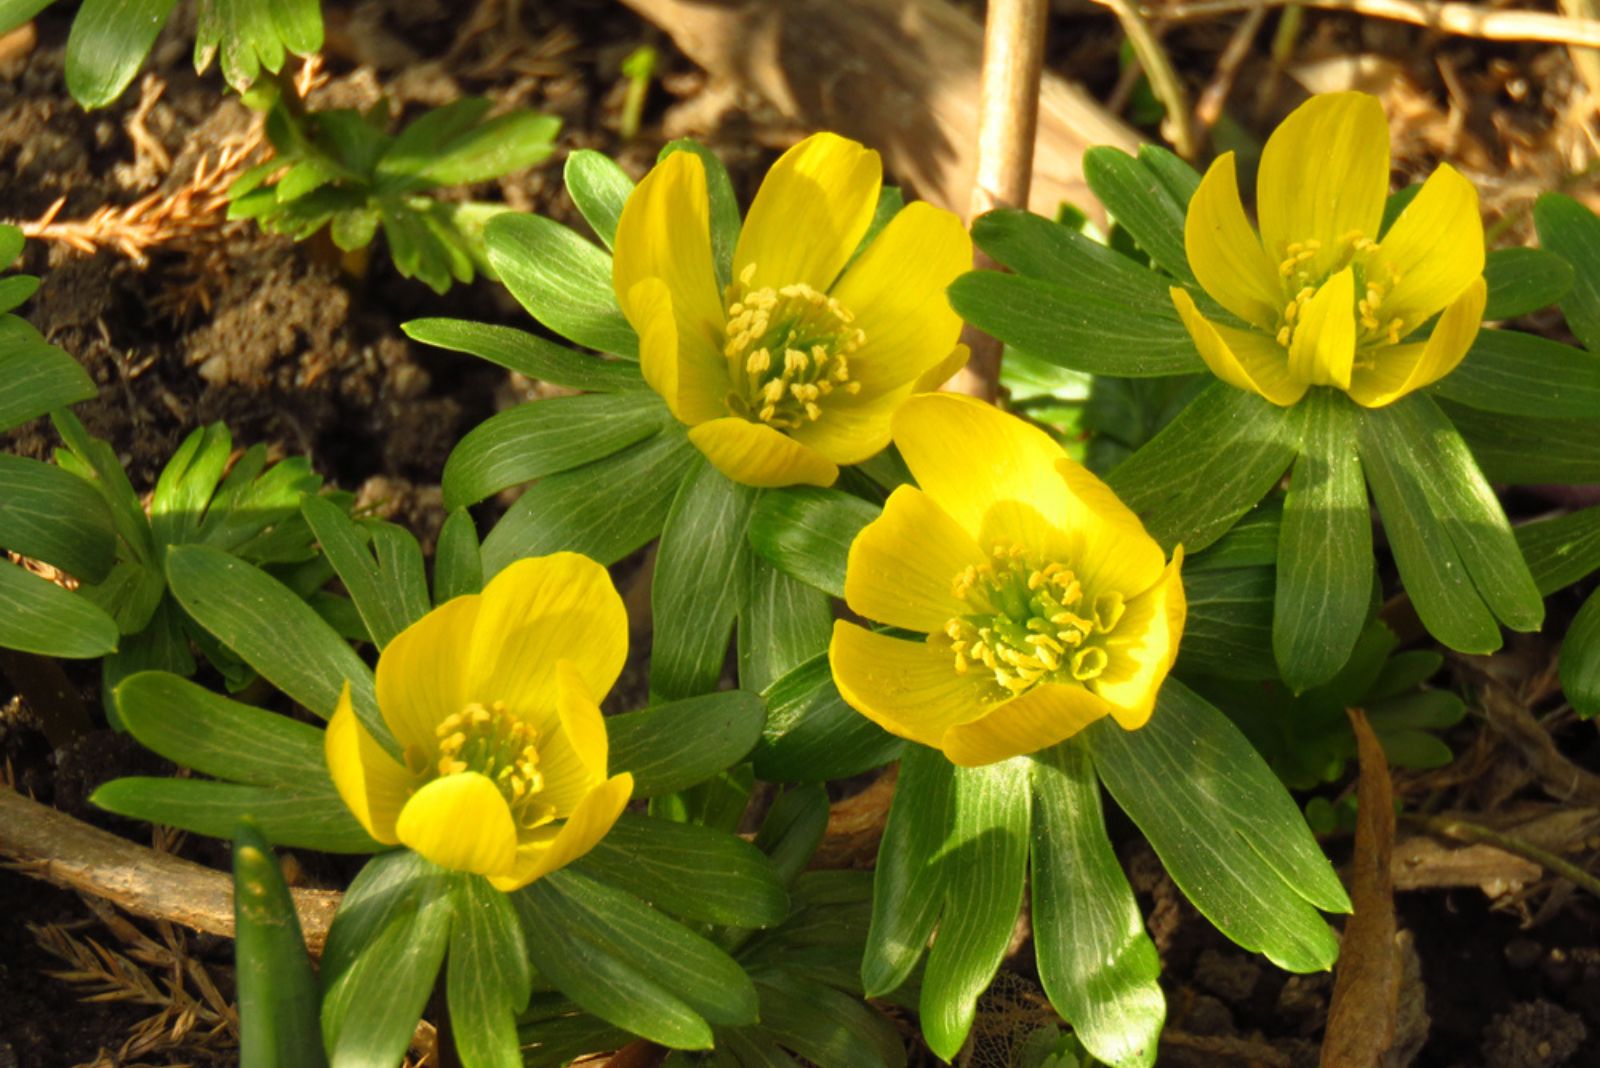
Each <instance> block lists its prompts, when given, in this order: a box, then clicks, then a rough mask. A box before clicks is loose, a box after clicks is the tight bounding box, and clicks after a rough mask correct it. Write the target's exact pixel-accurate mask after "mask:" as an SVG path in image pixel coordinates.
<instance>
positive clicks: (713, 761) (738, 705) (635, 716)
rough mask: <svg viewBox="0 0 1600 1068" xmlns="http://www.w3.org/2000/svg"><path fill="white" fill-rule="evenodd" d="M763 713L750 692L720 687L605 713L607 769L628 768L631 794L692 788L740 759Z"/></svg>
mask: <svg viewBox="0 0 1600 1068" xmlns="http://www.w3.org/2000/svg"><path fill="white" fill-rule="evenodd" d="M765 714H766V710H765V709H764V708H762V706H761V699H760V698H758V697H757V696H756V695H755V694H753V693H746V692H745V691H743V690H725V691H723V692H721V693H712V694H706V695H704V696H701V697H691V698H689V699H688V700H687V701H673V702H671V703H670V704H664V705H655V706H653V707H650V708H646V709H644V710H642V711H639V712H627V713H624V714H623V715H620V716H611V717H609V718H608V719H607V720H606V729H607V731H608V733H609V734H610V735H611V773H612V774H613V775H614V774H616V773H617V772H620V771H627V772H632V773H633V796H634V797H636V798H638V797H655V796H657V795H660V794H668V793H673V792H674V791H677V790H682V789H685V788H687V787H690V786H694V785H695V784H696V783H701V782H704V781H705V780H707V779H709V778H711V777H712V776H713V775H715V774H717V773H718V772H719V771H722V770H723V769H725V768H729V767H732V766H733V765H734V764H736V763H738V762H739V761H740V760H742V759H744V757H745V755H746V754H747V753H749V752H750V749H751V747H752V746H754V745H755V744H756V739H757V738H759V737H760V736H761V724H762V721H763V719H764V718H765Z"/></svg>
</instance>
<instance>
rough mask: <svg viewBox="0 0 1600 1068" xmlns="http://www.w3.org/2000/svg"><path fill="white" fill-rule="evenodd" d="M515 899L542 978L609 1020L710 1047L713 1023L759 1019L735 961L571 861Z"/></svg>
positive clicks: (655, 1036)
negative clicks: (573, 867) (571, 865)
mask: <svg viewBox="0 0 1600 1068" xmlns="http://www.w3.org/2000/svg"><path fill="white" fill-rule="evenodd" d="M513 901H514V903H515V904H516V906H517V911H518V913H519V915H520V916H521V917H522V926H523V930H524V932H525V933H526V935H527V946H528V956H529V957H530V958H531V959H532V961H533V966H534V968H536V969H537V970H538V972H539V975H540V976H542V977H543V978H545V979H547V980H549V981H550V982H552V983H554V984H555V986H556V987H557V988H558V989H560V990H561V992H562V993H563V994H566V995H567V996H568V997H570V998H572V1000H573V1001H575V1002H577V1003H578V1004H579V1005H581V1006H583V1007H584V1008H585V1009H587V1010H588V1011H589V1012H592V1013H594V1014H595V1015H596V1016H598V1017H600V1018H601V1019H602V1020H605V1021H607V1022H608V1023H613V1024H616V1025H617V1026H618V1027H624V1028H627V1029H628V1030H630V1031H633V1032H634V1033H635V1034H639V1035H642V1036H644V1037H645V1038H648V1039H650V1040H651V1041H654V1042H659V1043H661V1044H662V1045H664V1046H670V1047H672V1048H674V1049H709V1048H711V1044H712V1032H711V1026H710V1025H711V1024H719V1025H731V1026H740V1025H744V1024H752V1023H754V1022H755V1020H756V1015H757V1004H756V992H755V987H754V985H753V984H752V983H751V982H750V978H749V976H747V975H745V973H744V971H743V969H741V968H740V967H739V965H738V964H736V963H735V962H734V960H733V958H731V957H729V956H728V955H727V954H725V953H723V952H722V951H721V950H720V949H718V948H717V947H716V946H714V945H712V944H711V943H710V942H707V941H706V940H705V939H703V938H701V937H700V936H699V935H696V934H694V933H693V932H691V931H690V930H688V929H687V928H685V927H683V926H682V925H680V924H678V923H675V922H674V921H672V920H669V919H667V918H666V917H665V916H663V915H661V913H659V912H657V911H655V910H654V909H652V908H651V907H650V906H649V905H646V904H645V903H644V902H643V901H640V900H639V899H638V898H636V897H634V896H633V895H632V894H628V893H624V892H623V891H621V890H616V889H613V888H612V887H609V886H606V885H605V884H603V883H598V882H595V881H594V880H593V879H589V878H586V877H585V876H583V875H580V874H578V873H577V872H575V871H572V870H571V869H570V868H569V869H564V870H561V871H556V872H552V873H551V874H550V875H548V876H546V877H545V878H543V879H540V880H538V881H537V882H534V883H532V884H530V885H529V886H527V887H525V888H524V889H522V890H520V891H518V892H517V893H516V894H515V895H513Z"/></svg>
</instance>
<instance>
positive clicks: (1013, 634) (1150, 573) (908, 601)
mask: <svg viewBox="0 0 1600 1068" xmlns="http://www.w3.org/2000/svg"><path fill="white" fill-rule="evenodd" d="M894 441H895V444H896V445H897V446H899V448H900V452H901V455H902V456H904V457H905V461H906V463H907V464H908V465H909V466H910V468H911V473H912V474H913V475H915V476H916V478H917V482H918V483H919V484H920V485H921V487H922V488H921V489H917V488H914V487H911V486H902V487H900V488H899V489H897V490H895V491H894V493H893V494H891V495H890V497H889V500H888V503H887V504H886V505H885V506H884V509H883V514H882V515H881V516H880V517H879V518H877V519H875V520H873V521H872V522H871V523H869V524H867V526H866V527H865V528H864V529H863V530H862V531H861V533H860V534H859V535H857V536H856V539H855V541H854V542H853V543H852V544H851V546H850V556H849V562H848V565H847V567H846V572H845V600H846V601H847V602H848V604H849V605H850V608H851V609H852V610H853V611H855V612H857V613H859V614H860V615H862V616H865V617H866V618H868V619H871V620H876V621H878V622H880V623H887V624H888V625H890V626H891V627H899V628H902V629H905V630H910V631H916V632H918V633H920V634H923V635H926V637H924V638H919V639H907V638H900V637H893V636H890V635H888V634H881V633H875V632H873V631H870V630H867V629H866V628H864V627H860V626H857V625H855V624H853V623H845V622H839V623H836V624H835V625H834V630H833V643H832V645H831V646H830V648H829V650H828V655H829V659H830V660H831V661H832V665H833V677H834V681H835V682H836V683H837V684H838V687H839V692H840V693H841V694H842V695H843V696H844V699H845V700H846V701H848V702H849V703H850V705H851V706H852V707H853V708H855V709H856V710H857V711H858V712H861V713H862V714H863V715H865V716H866V717H867V718H868V719H871V720H873V721H874V722H876V723H878V724H879V725H880V726H882V727H883V728H884V729H885V730H888V731H891V732H893V733H894V734H898V735H900V736H902V737H904V738H909V739H911V740H912V741H916V742H921V743H922V744H924V745H929V746H934V747H936V748H939V749H942V750H943V751H944V753H945V755H946V756H947V757H949V758H950V759H951V760H952V761H954V762H955V763H957V764H962V765H977V764H988V763H992V762H994V761H997V760H1004V759H1006V758H1008V757H1012V756H1017V755H1020V754H1023V753H1031V752H1034V751H1036V750H1039V749H1043V748H1045V747H1047V746H1050V745H1054V744H1055V743H1056V742H1059V741H1061V740H1062V739H1064V738H1066V737H1068V736H1070V735H1072V734H1074V733H1076V732H1077V731H1079V730H1081V729H1082V728H1084V727H1086V726H1088V725H1089V724H1090V723H1093V722H1094V721H1095V720H1097V719H1099V718H1100V717H1102V716H1106V715H1109V716H1111V717H1113V718H1114V719H1115V720H1116V721H1117V722H1118V723H1119V724H1120V725H1121V726H1123V727H1124V728H1126V729H1129V730H1132V729H1134V728H1136V727H1139V726H1141V725H1143V724H1144V722H1145V721H1146V720H1147V719H1149V717H1150V713H1151V710H1152V709H1153V707H1154V705H1155V699H1156V691H1157V690H1159V689H1160V687H1161V683H1162V680H1163V679H1165V678H1166V675H1167V670H1168V669H1169V668H1170V667H1171V666H1172V661H1173V658H1174V657H1175V656H1176V655H1177V650H1178V638H1179V635H1180V634H1181V633H1182V631H1183V620H1184V612H1185V601H1184V596H1183V584H1182V582H1181V580H1180V579H1179V577H1178V568H1179V566H1180V564H1181V562H1182V556H1183V553H1182V549H1181V548H1180V549H1179V550H1177V551H1176V552H1174V553H1173V557H1172V561H1171V562H1170V563H1168V562H1167V561H1166V559H1165V558H1164V556H1163V554H1162V552H1161V547H1160V546H1159V545H1157V544H1156V543H1155V541H1154V540H1153V539H1152V538H1151V537H1150V535H1149V534H1147V533H1145V529H1144V526H1143V525H1142V524H1141V523H1140V522H1139V519H1138V517H1137V516H1135V515H1134V514H1133V513H1132V512H1131V511H1129V509H1128V507H1127V506H1126V505H1124V504H1123V503H1122V502H1121V501H1120V500H1118V499H1117V497H1116V495H1115V494H1114V493H1112V492H1111V490H1110V489H1109V488H1108V487H1107V486H1106V484H1105V483H1103V482H1101V481H1100V480H1099V479H1098V478H1096V477H1095V476H1094V475H1092V474H1090V473H1089V472H1088V471H1087V470H1086V469H1085V468H1083V467H1082V466H1081V465H1080V464H1078V463H1077V462H1076V461H1074V460H1071V459H1069V458H1068V457H1067V456H1066V454H1065V453H1063V452H1062V450H1061V448H1060V446H1058V445H1057V444H1056V443H1055V442H1054V441H1052V440H1051V439H1050V437H1049V436H1048V435H1047V434H1045V433H1044V432H1043V431H1041V430H1039V429H1037V428H1035V427H1033V426H1030V425H1029V424H1027V423H1025V422H1023V421H1022V420H1021V419H1018V418H1016V417H1015V416H1011V415H1007V414H1005V413H1003V412H1001V411H999V410H998V409H995V408H992V407H990V406H989V405H986V404H983V403H980V402H978V401H975V400H972V399H970V398H966V397H958V396H954V395H951V394H942V393H941V394H926V395H923V396H918V397H914V398H912V399H911V400H910V401H908V402H907V403H906V405H905V406H904V407H903V408H901V410H900V412H899V414H897V415H896V416H895V417H894Z"/></svg>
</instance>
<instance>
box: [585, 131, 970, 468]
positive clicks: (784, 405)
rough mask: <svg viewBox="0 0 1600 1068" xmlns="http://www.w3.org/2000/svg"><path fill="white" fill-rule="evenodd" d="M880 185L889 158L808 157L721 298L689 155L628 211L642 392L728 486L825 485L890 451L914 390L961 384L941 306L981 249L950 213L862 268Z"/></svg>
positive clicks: (621, 271) (796, 154)
mask: <svg viewBox="0 0 1600 1068" xmlns="http://www.w3.org/2000/svg"><path fill="white" fill-rule="evenodd" d="M881 184H882V164H881V163H880V162H879V159H878V154H877V153H876V152H872V151H869V150H867V149H865V148H863V147H862V146H861V145H859V144H856V143H855V142H854V141H849V140H846V139H845V138H842V137H839V136H836V135H834V134H828V133H822V134H816V135H815V136H812V137H808V138H806V139H805V140H804V141H802V142H800V143H799V144H798V145H795V146H794V147H793V148H791V149H790V150H789V151H787V152H785V153H784V154H783V156H782V158H780V159H779V160H778V162H777V163H776V164H774V165H773V167H772V170H771V171H769V172H768V173H767V177H766V180H765V181H763V182H762V184H761V189H760V191H759V192H757V194H756V198H755V202H754V203H753V204H751V206H750V214H749V216H748V217H747V218H746V219H745V222H744V228H743V230H742V231H741V232H740V234H739V241H738V244H737V246H736V247H735V249H734V253H733V280H732V284H730V285H729V286H727V288H726V289H719V287H718V284H717V277H716V273H715V268H714V267H713V258H712V248H711V231H710V221H709V213H708V207H707V199H706V176H705V169H704V165H703V164H702V163H701V161H700V159H699V158H698V157H697V156H696V155H695V154H694V153H692V152H675V153H673V154H672V155H669V156H668V157H667V158H666V159H664V160H662V161H661V162H660V163H659V164H657V165H656V167H655V169H654V170H652V171H651V172H650V173H649V174H648V175H646V176H645V178H644V180H643V181H642V182H640V183H639V186H638V188H637V189H635V190H634V191H633V194H632V195H631V196H630V197H629V198H628V202H627V204H626V205H625V206H624V208H623V209H622V218H621V219H620V221H619V222H618V224H617V236H616V245H615V249H614V258H613V263H614V268H613V271H612V281H613V284H614V285H615V287H616V292H617V301H618V303H619V304H621V306H622V311H623V314H625V315H626V316H627V318H628V321H629V322H630V323H631V324H633V328H634V329H635V330H636V331H637V332H638V334H639V362H640V366H641V369H642V370H643V372H644V377H645V381H647V382H648V383H649V384H650V386H651V387H652V388H653V389H655V391H656V392H657V393H660V394H661V396H662V397H663V398H664V399H665V400H666V402H667V407H669V408H670V409H671V410H672V414H673V415H675V416H677V417H678V419H679V420H680V421H682V422H684V423H686V424H688V426H689V427H690V428H691V429H690V430H689V438H690V440H692V441H693V442H694V444H695V445H696V446H697V447H698V448H699V449H700V451H701V452H703V453H705V455H706V457H707V458H708V459H709V460H710V461H711V462H712V463H713V464H715V465H716V467H717V469H718V470H720V471H721V472H722V473H723V474H725V475H727V476H728V477H729V478H731V479H734V480H735V481H737V482H743V483H745V484H747V485H751V486H787V485H794V484H797V483H809V484H812V485H818V486H826V485H829V484H831V483H832V482H833V480H834V479H835V478H837V477H838V474H839V465H841V464H852V463H858V462H860V461H862V460H865V459H867V458H868V457H870V456H872V455H873V454H874V453H876V452H878V451H879V450H880V449H882V448H883V447H884V446H885V445H886V444H888V441H889V417H890V416H891V415H893V414H894V411H895V409H896V408H898V407H899V406H900V404H901V403H902V402H904V401H905V399H906V398H907V397H908V396H910V395H911V393H912V390H913V388H914V387H915V386H916V385H917V384H918V383H919V380H921V379H924V378H927V379H929V380H937V379H939V378H942V377H943V376H944V375H947V374H948V373H950V372H951V371H953V370H954V367H952V366H950V361H951V357H952V356H953V355H955V354H956V353H957V346H956V338H957V336H958V335H959V334H960V332H961V321H960V319H958V318H957V317H956V314H955V312H953V311H951V309H950V305H949V303H948V302H947V301H946V300H945V295H944V290H945V287H946V286H947V285H949V284H950V283H951V282H952V281H954V280H955V278H956V277H957V276H958V275H960V274H962V273H963V272H965V271H967V270H970V269H971V267H972V245H971V242H970V240H969V239H968V237H967V234H966V231H965V230H964V229H963V228H962V226H961V222H960V220H958V219H957V218H956V217H955V216H954V215H952V214H951V213H950V212H947V211H943V210H941V209H939V208H935V207H932V206H930V205H928V204H921V203H917V204H911V205H909V206H907V207H906V208H904V209H903V210H902V211H900V213H899V214H897V215H896V216H895V217H894V218H893V219H892V220H890V222H889V224H888V225H887V226H885V227H884V229H883V232H882V233H880V234H878V236H877V237H876V238H875V239H874V240H873V242H872V244H871V245H870V246H869V247H868V248H867V249H866V250H865V251H864V252H862V254H861V255H860V257H859V258H857V259H855V261H854V262H853V263H852V262H851V256H852V254H853V253H854V252H855V250H856V247H857V246H858V245H859V244H860V243H861V240H862V238H863V237H865V236H866V233H867V228H868V226H869V225H870V224H871V222H872V218H873V213H874V210H875V208H876V205H877V202H878V192H879V188H880V186H881ZM847 264H848V266H847ZM964 358H965V353H964V350H962V351H961V354H960V355H957V356H956V360H957V363H956V366H959V361H961V360H964ZM923 384H924V386H925V387H926V388H932V387H931V386H928V384H927V383H923ZM936 384H937V381H934V382H933V385H936Z"/></svg>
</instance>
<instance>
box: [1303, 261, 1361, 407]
mask: <svg viewBox="0 0 1600 1068" xmlns="http://www.w3.org/2000/svg"><path fill="white" fill-rule="evenodd" d="M1355 303H1356V275H1355V271H1354V270H1353V269H1352V268H1349V267H1346V268H1345V269H1344V270H1342V271H1340V272H1339V273H1338V274H1336V275H1334V276H1333V277H1332V278H1330V279H1328V280H1327V281H1326V282H1324V283H1323V284H1322V286H1321V288H1319V289H1318V290H1317V291H1316V293H1314V294H1312V296H1311V299H1310V300H1308V301H1306V302H1305V304H1304V305H1302V306H1301V308H1300V315H1299V317H1298V319H1297V320H1296V321H1295V324H1294V335H1293V337H1292V339H1291V340H1290V341H1289V376H1290V378H1292V379H1294V380H1295V381H1303V382H1309V383H1311V384H1312V385H1313V386H1338V387H1339V388H1340V389H1345V388H1346V387H1348V386H1349V385H1350V368H1351V365H1352V364H1354V362H1355V358H1356V313H1355Z"/></svg>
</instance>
